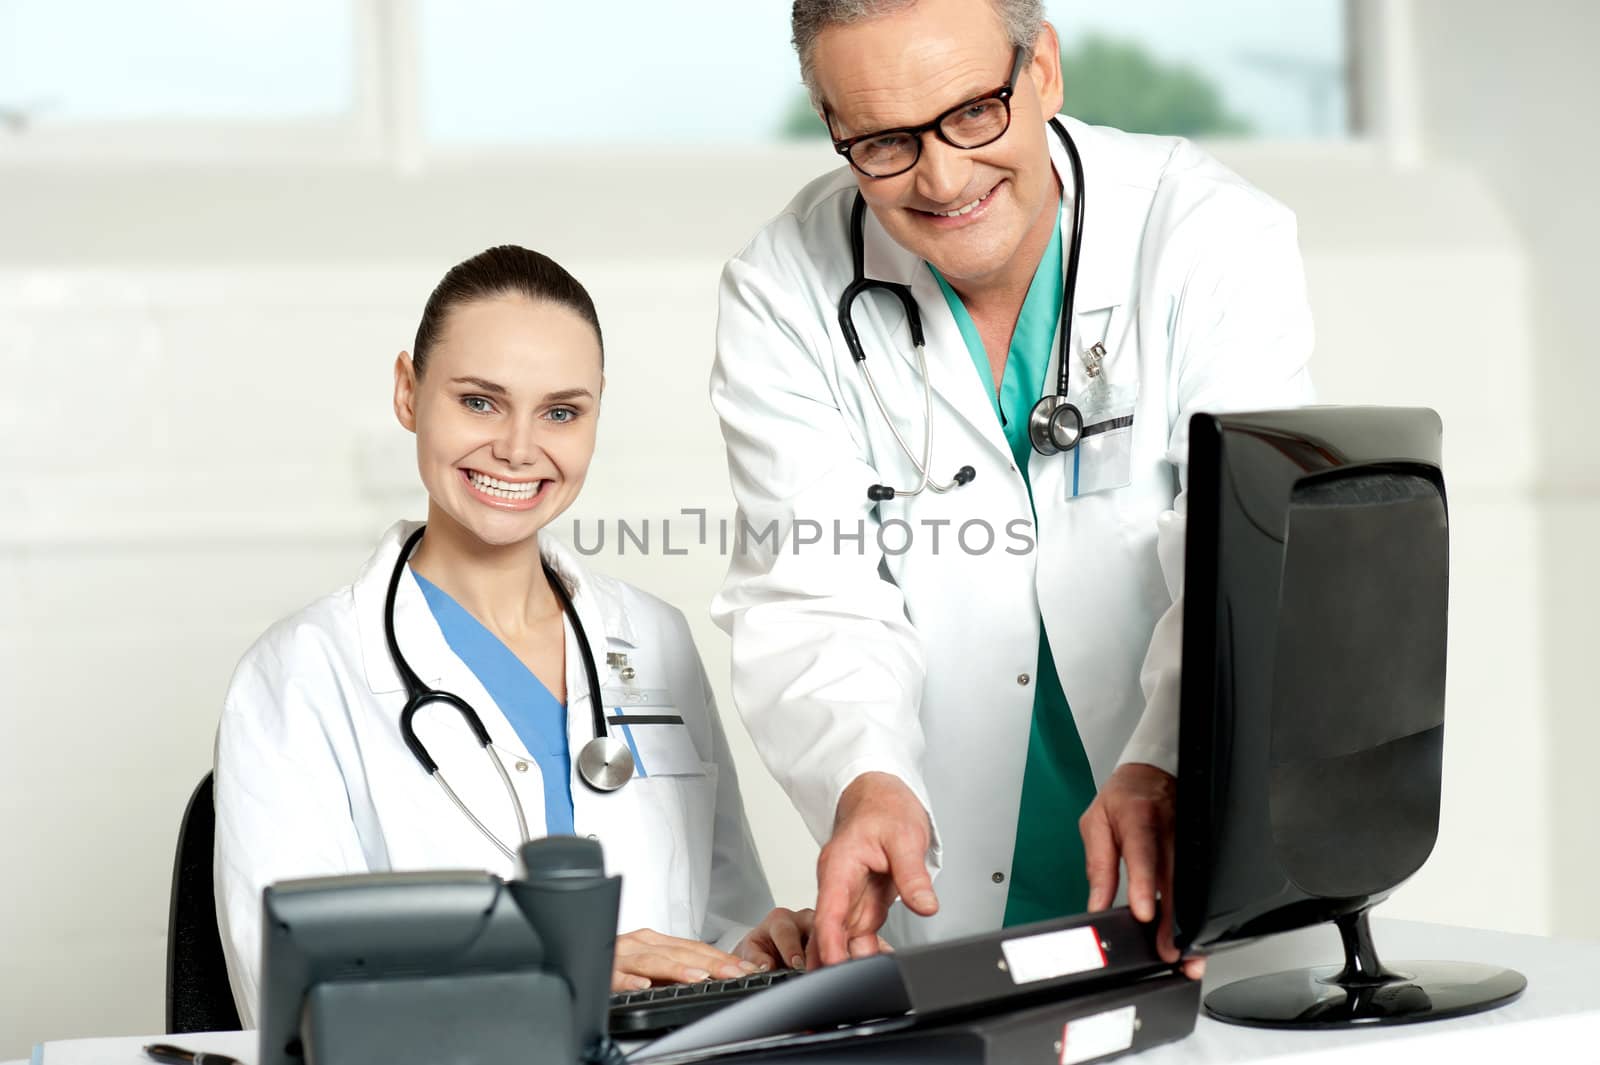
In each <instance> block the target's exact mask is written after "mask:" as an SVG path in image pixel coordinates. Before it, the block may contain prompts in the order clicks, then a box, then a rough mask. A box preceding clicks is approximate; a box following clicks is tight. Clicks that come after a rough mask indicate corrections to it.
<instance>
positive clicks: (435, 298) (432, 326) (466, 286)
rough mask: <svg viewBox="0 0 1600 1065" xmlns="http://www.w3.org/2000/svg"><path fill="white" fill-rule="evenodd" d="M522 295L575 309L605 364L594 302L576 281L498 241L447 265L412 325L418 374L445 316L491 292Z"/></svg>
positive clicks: (540, 258)
mask: <svg viewBox="0 0 1600 1065" xmlns="http://www.w3.org/2000/svg"><path fill="white" fill-rule="evenodd" d="M505 295H523V296H526V297H528V298H529V299H530V300H533V301H535V302H541V301H542V302H546V303H556V304H560V305H561V306H563V307H566V308H568V309H569V310H571V311H573V312H574V313H576V314H577V315H578V316H579V317H580V318H582V319H583V320H584V321H586V322H588V323H589V324H590V325H591V326H593V327H594V339H595V342H596V343H597V344H599V345H600V365H601V367H602V368H603V367H604V366H605V362H606V348H605V342H604V341H603V340H602V339H601V337H600V318H599V316H598V315H596V314H595V312H594V301H593V300H592V299H590V298H589V293H588V291H587V290H586V289H585V288H584V287H583V286H582V285H580V284H579V283H578V279H577V278H575V277H573V276H572V275H571V274H569V273H567V271H566V270H565V269H563V268H562V266H561V264H560V263H557V262H556V261H555V260H554V259H552V258H550V257H549V256H548V255H540V254H539V253H538V252H536V251H529V250H528V249H527V248H520V247H518V246H517V245H515V244H501V245H499V246H498V247H494V248H490V249H488V250H487V251H481V252H479V253H478V254H476V255H474V256H473V257H472V258H470V259H468V260H467V261H466V262H464V263H458V264H456V265H455V266H453V267H451V268H450V272H449V273H447V274H445V275H444V280H442V281H440V282H439V284H438V286H437V287H435V288H434V290H433V294H432V295H430V296H429V297H428V303H427V306H425V307H423V308H422V321H421V322H420V323H419V324H418V325H417V339H416V343H414V344H412V345H411V365H412V367H413V368H414V369H415V371H416V374H417V376H418V377H419V378H420V377H421V376H422V372H423V369H424V367H425V366H426V365H427V360H428V352H429V351H430V350H431V349H432V348H433V345H434V342H435V341H436V340H438V339H439V331H440V330H441V329H443V328H444V320H445V316H446V315H448V314H449V313H450V311H451V310H452V309H454V308H456V307H459V306H460V305H461V304H463V303H471V302H472V301H473V300H481V299H491V298H493V297H495V296H505Z"/></svg>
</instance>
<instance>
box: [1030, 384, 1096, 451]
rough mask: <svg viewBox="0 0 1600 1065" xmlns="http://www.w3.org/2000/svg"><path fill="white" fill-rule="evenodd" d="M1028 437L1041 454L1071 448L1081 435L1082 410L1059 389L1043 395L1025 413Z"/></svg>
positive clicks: (1076, 443) (1076, 444) (1075, 445)
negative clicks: (1054, 392)
mask: <svg viewBox="0 0 1600 1065" xmlns="http://www.w3.org/2000/svg"><path fill="white" fill-rule="evenodd" d="M1028 439H1029V441H1030V442H1032V444H1033V449H1034V450H1035V451H1037V452H1039V454H1041V455H1054V454H1056V453H1057V452H1059V451H1071V450H1072V449H1073V448H1075V447H1077V446H1078V441H1079V440H1081V439H1083V412H1082V411H1080V410H1079V409H1078V408H1077V407H1076V406H1074V405H1073V404H1072V403H1070V402H1068V401H1067V397H1066V396H1063V395H1061V394H1060V393H1056V394H1054V395H1049V396H1045V397H1044V398H1043V399H1041V400H1039V402H1038V403H1035V404H1034V405H1033V413H1031V414H1029V415H1028Z"/></svg>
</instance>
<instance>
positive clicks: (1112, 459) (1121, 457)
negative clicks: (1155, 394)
mask: <svg viewBox="0 0 1600 1065" xmlns="http://www.w3.org/2000/svg"><path fill="white" fill-rule="evenodd" d="M1079 402H1080V404H1081V409H1082V411H1083V435H1082V436H1081V437H1080V438H1079V439H1078V446H1077V447H1075V448H1073V449H1072V453H1071V454H1069V455H1068V456H1067V477H1066V487H1067V498H1068V499H1076V498H1078V497H1079V496H1086V495H1093V494H1094V493H1096V492H1108V491H1110V490H1111V489H1113V488H1122V487H1125V486H1126V485H1128V484H1129V483H1131V482H1132V480H1133V415H1134V410H1135V409H1136V408H1137V407H1138V403H1139V388H1138V385H1137V384H1136V383H1131V382H1130V383H1129V384H1125V385H1121V386H1118V385H1114V384H1112V383H1111V382H1110V381H1108V380H1107V379H1106V378H1105V377H1104V376H1101V377H1097V378H1096V379H1095V380H1094V381H1093V382H1091V383H1090V385H1089V387H1088V390H1087V391H1086V392H1085V393H1084V395H1083V397H1082V398H1081V399H1080V400H1079Z"/></svg>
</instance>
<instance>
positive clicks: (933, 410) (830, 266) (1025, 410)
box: [711, 0, 1312, 972]
mask: <svg viewBox="0 0 1600 1065" xmlns="http://www.w3.org/2000/svg"><path fill="white" fill-rule="evenodd" d="M793 26H794V43H795V46H796V48H797V50H798V51H799V54H800V64H801V70H802V74H803V76H804V78H805V81H806V84H807V86H808V87H809V88H810V90H811V93H812V96H813V100H814V101H815V103H816V106H817V110H818V113H819V114H820V115H821V116H822V118H823V120H824V121H825V122H826V123H827V124H828V128H829V131H830V133H831V135H832V137H833V139H834V143H835V147H836V148H838V150H839V151H840V153H841V154H843V155H844V156H845V160H846V161H847V162H848V164H849V165H848V166H846V167H843V168H841V169H839V170H837V171H835V172H833V173H831V174H828V175H825V176H823V177H821V178H818V179H817V180H815V181H813V182H811V183H810V184H809V185H807V186H806V187H805V188H804V189H802V190H801V191H800V193H799V195H797V196H796V197H795V198H794V200H793V201H792V202H791V203H790V204H789V206H788V207H787V208H785V209H784V210H783V212H782V213H781V214H779V215H778V216H777V218H775V219H774V220H773V221H772V222H770V223H769V224H768V225H767V226H766V228H765V229H763V230H762V231H761V232H760V233H759V234H757V236H756V237H755V239H754V240H753V241H752V242H751V243H750V244H749V245H748V246H747V247H746V248H745V249H744V250H743V251H742V252H741V253H740V254H739V255H738V256H737V257H735V258H734V259H733V260H732V261H731V262H730V263H729V264H728V266H727V269H726V271H725V272H724V275H723V279H722V286H721V292H720V318H719V322H718V329H717V357H716V364H715V369H714V371H713V374H712V381H711V392H712V400H713V403H714V405H715V407H716V410H717V413H718V415H719V417H720V418H721V421H722V429H723V435H724V438H725V441H726V444H727V449H728V464H729V468H730V474H731V478H732V482H733V489H734V493H735V495H736V497H737V500H738V503H739V507H740V518H741V523H740V531H741V535H740V536H738V537H736V543H735V547H736V551H735V554H734V558H733V561H732V564H731V566H730V570H729V574H728V578H727V582H726V584H725V586H724V587H723V589H722V591H721V593H720V594H719V596H718V598H717V601H716V603H715V604H714V608H713V609H714V613H715V615H716V617H717V619H718V622H719V624H721V625H723V627H724V628H726V629H727V630H728V631H729V632H730V634H731V635H732V639H733V646H732V654H733V688H734V697H735V701H736V702H737V704H738V706H739V709H740V711H741V713H742V714H743V716H744V719H745V721H746V723H747V724H748V726H749V728H750V731H751V734H752V735H753V737H754V739H755V743H756V746H757V748H758V749H759V750H760V752H761V755H762V757H763V759H764V760H765V761H766V764H767V765H768V767H769V768H770V769H771V770H772V772H773V773H774V775H775V776H776V777H777V779H778V781H779V782H780V783H781V784H782V785H783V787H784V788H785V789H786V791H787V792H788V794H789V796H790V798H791V799H792V801H793V802H794V803H795V805H796V807H798V809H799V811H800V813H801V815H802V816H803V817H804V819H805V821H806V823H807V825H808V827H809V828H810V829H811V831H812V832H813V834H815V836H816V837H817V839H818V841H819V842H822V843H823V844H824V846H823V848H822V854H821V858H820V860H819V862H818V868H817V875H818V885H819V893H818V901H817V915H816V921H817V924H816V933H815V938H814V940H813V947H814V953H815V955H816V956H817V957H819V958H820V960H821V961H822V962H823V963H825V964H831V963H834V962H837V961H840V960H843V959H844V958H846V957H849V956H854V955H861V954H868V953H873V952H875V951H876V950H877V949H878V944H877V939H876V936H875V933H876V932H877V931H878V929H879V928H880V927H883V928H884V933H885V935H886V936H887V937H888V938H889V940H890V941H891V942H895V943H900V944H910V943H917V942H925V941H929V940H935V939H945V938H950V937H953V936H959V935H965V934H969V933H973V932H979V931H987V930H993V929H996V928H999V927H1001V926H1003V925H1011V924H1020V923H1024V922H1028V921H1034V920H1042V919H1045V918H1048V917H1053V916H1059V915H1062V914H1069V913H1077V912H1082V911H1084V910H1085V909H1090V910H1093V909H1101V908H1104V907H1107V906H1109V905H1110V904H1111V903H1112V901H1113V899H1114V898H1115V896H1116V894H1117V890H1118V887H1119V882H1120V870H1119V865H1120V866H1122V867H1125V870H1126V887H1127V892H1128V896H1127V897H1128V901H1129V904H1130V905H1131V906H1132V908H1133V912H1134V914H1135V915H1136V916H1137V917H1138V918H1139V919H1140V920H1144V921H1150V920H1154V919H1155V918H1156V917H1157V915H1158V912H1160V909H1161V908H1160V907H1159V902H1158V898H1159V896H1161V895H1164V894H1166V893H1169V892H1170V883H1171V874H1172V859H1171V855H1172V824H1173V799H1174V793H1175V782H1174V776H1173V774H1174V773H1175V772H1176V770H1177V724H1178V723H1177V709H1178V667H1179V651H1180V644H1181V639H1180V626H1181V621H1182V603H1181V593H1182V588H1183V544H1184V511H1185V505H1184V503H1185V501H1184V488H1185V481H1186V471H1185V463H1186V461H1187V454H1188V436H1187V426H1188V421H1189V417H1190V415H1191V414H1193V413H1194V412H1196V411H1217V410H1223V409H1250V408H1267V407H1283V406H1295V405H1300V404H1303V403H1306V402H1308V401H1309V400H1310V399H1311V384H1310V378H1309V376H1308V373H1307V370H1306V362H1307V359H1308V357H1309V356H1310V353H1311V347H1312V327H1311V317H1310V312H1309V309H1308V307H1307V301H1306V294H1305V284H1304V275H1303V270H1302V267H1301V261H1300V255H1299V252H1298V250H1297V247H1296V241H1295V224H1294V218H1293V216H1292V215H1291V214H1290V213H1289V211H1287V210H1286V209H1284V208H1283V207H1282V206H1280V205H1278V204H1277V203H1275V202H1274V201H1272V200H1271V199H1269V198H1268V197H1267V196H1265V195H1263V194H1262V193H1261V192H1259V191H1257V190H1256V189H1254V188H1252V187H1251V186H1249V185H1248V184H1246V183H1245V182H1244V181H1243V180H1241V179H1240V178H1239V177H1237V176H1236V175H1234V174H1232V173H1230V172H1229V171H1228V170H1226V169H1225V168H1223V167H1222V166H1221V165H1220V164H1218V163H1217V162H1216V161H1215V160H1213V159H1211V158H1210V157H1208V156H1207V155H1205V154H1204V153H1203V152H1201V151H1199V150H1198V149H1196V148H1195V147H1194V146H1193V145H1191V144H1188V143H1187V142H1185V141H1182V140H1178V139H1173V138H1165V137H1149V136H1135V135H1130V134H1126V133H1122V132H1119V131H1116V130H1112V129H1107V128H1097V127H1090V126H1086V125H1084V124H1082V123H1079V122H1076V121H1074V120H1072V119H1070V118H1064V117H1063V118H1060V119H1059V120H1058V121H1059V122H1060V123H1061V125H1062V132H1058V131H1057V130H1055V129H1054V127H1053V126H1052V125H1051V124H1050V120H1051V116H1053V115H1055V114H1056V112H1057V111H1058V110H1059V109H1060V108H1061V105H1062V102H1063V86H1062V80H1061V68H1060V61H1059V55H1060V51H1059V42H1058V41H1057V38H1056V34H1055V30H1054V29H1053V28H1052V27H1051V26H1050V25H1049V24H1048V23H1045V22H1044V21H1043V16H1042V11H1041V5H1040V2H1039V0H796V3H795V4H794V12H793ZM1063 132H1064V133H1065V134H1069V135H1070V138H1071V140H1072V142H1074V143H1075V145H1076V148H1077V151H1078V154H1079V156H1080V157H1081V167H1082V181H1081V183H1080V182H1079V181H1078V180H1077V179H1076V178H1075V177H1074V167H1073V165H1072V162H1071V158H1070V155H1069V152H1068V147H1067V143H1066V137H1065V136H1063ZM858 197H859V199H860V201H861V203H862V205H863V210H862V211H861V212H860V217H859V218H858V219H857V220H856V226H855V227H853V225H852V213H853V208H854V207H855V205H856V203H857V199H858ZM1080 203H1081V204H1082V206H1083V217H1082V225H1081V231H1080V230H1079V228H1078V227H1077V226H1076V225H1075V214H1076V210H1075V209H1076V207H1077V206H1078V205H1079V204H1080ZM853 240H854V241H855V242H856V243H857V245H858V246H859V248H860V259H859V267H858V266H857V261H856V259H855V257H854V256H853V254H852V244H853ZM1080 242H1081V249H1080V251H1079V254H1078V262H1077V263H1076V271H1075V274H1076V278H1075V280H1076V284H1075V286H1072V285H1071V281H1072V279H1073V274H1074V269H1073V265H1074V264H1073V263H1072V261H1071V260H1072V258H1073V256H1072V248H1073V245H1074V243H1080ZM858 278H863V279H866V280H868V281H879V282H890V283H898V284H902V285H905V286H909V290H908V293H906V294H907V295H909V297H910V299H911V300H912V301H913V302H914V307H915V311H916V313H917V314H918V315H919V316H920V320H921V331H922V332H923V333H924V334H925V338H926V348H925V351H924V352H919V351H918V350H917V349H916V348H915V347H914V346H913V335H914V332H915V330H914V329H913V327H912V322H911V321H910V317H911V310H910V308H908V306H907V305H906V303H905V302H904V300H903V299H902V298H900V297H898V296H896V294H895V293H893V292H891V291H886V290H885V289H884V288H882V287H880V288H876V289H873V290H869V291H867V292H866V293H865V294H863V295H861V296H860V298H859V299H857V300H856V301H855V302H854V303H853V305H852V307H851V308H850V313H849V315H848V320H849V322H850V324H851V325H852V326H853V328H854V329H855V330H856V331H857V333H858V334H859V342H860V349H861V355H862V357H863V358H864V361H863V362H861V363H859V364H858V362H857V360H856V359H855V358H853V357H852V353H851V350H850V344H849V342H848V341H847V339H846V333H845V331H844V329H843V328H842V326H841V312H840V301H841V296H843V295H844V293H845V290H846V289H847V287H849V286H851V284H852V282H853V281H856V280H857V279H858ZM1069 287H1072V288H1074V291H1073V292H1072V294H1071V300H1070V304H1068V305H1069V306H1070V308H1071V313H1070V321H1069V322H1068V323H1067V324H1068V326H1069V327H1070V328H1069V334H1068V337H1067V339H1066V345H1065V357H1066V360H1067V363H1068V367H1067V370H1068V374H1067V377H1068V387H1067V390H1066V402H1067V403H1070V404H1071V405H1072V406H1073V407H1074V408H1075V410H1076V413H1077V414H1078V415H1081V417H1074V416H1073V415H1072V414H1066V415H1063V416H1062V417H1061V418H1060V419H1059V425H1058V427H1057V432H1056V433H1055V434H1054V435H1053V436H1052V435H1050V434H1048V433H1046V435H1045V438H1044V439H1043V441H1042V443H1043V445H1044V446H1043V447H1036V446H1035V445H1034V442H1033V441H1032V440H1031V438H1030V432H1029V423H1030V415H1031V414H1032V413H1033V411H1034V408H1035V405H1036V404H1038V403H1039V401H1040V399H1041V397H1046V396H1050V395H1052V394H1054V393H1056V392H1057V391H1058V386H1057V375H1058V367H1059V358H1060V356H1059V354H1058V338H1057V330H1058V323H1059V322H1060V321H1061V319H1062V317H1063V305H1064V304H1066V303H1067V300H1066V299H1065V298H1064V297H1065V296H1066V293H1065V292H1064V290H1065V289H1067V288H1069ZM869 375H870V376H869ZM925 387H926V388H929V389H931V396H930V397H929V398H927V399H925V395H926V393H925V391H924V389H925ZM874 392H876V396H875V395H874ZM1061 405H1062V403H1061V401H1060V400H1053V401H1051V402H1049V403H1047V404H1046V407H1045V413H1046V414H1048V413H1049V412H1050V411H1051V410H1053V409H1054V408H1056V407H1058V406H1061ZM1045 428H1046V429H1048V428H1049V426H1048V424H1047V425H1046V426H1045ZM929 440H931V461H928V462H927V470H926V476H924V472H923V470H922V469H921V468H919V467H920V466H921V464H922V463H923V462H924V458H925V454H927V453H926V452H925V450H924V448H925V446H928V441H929ZM963 467H968V468H969V469H963ZM957 471H961V473H960V475H959V476H957ZM968 474H971V475H972V476H968ZM919 486H923V487H922V490H921V491H916V489H918V488H919ZM941 488H942V489H943V490H942V491H941V490H940V489H941ZM869 489H870V491H869ZM886 489H894V491H893V492H892V493H890V492H889V491H887V490H886ZM869 496H870V497H869ZM934 871H938V872H939V873H940V875H939V880H938V890H937V894H935V890H934V883H933V879H932V873H933V872H934ZM896 896H898V898H899V900H900V901H901V902H902V903H903V905H894V903H895V899H896ZM908 911H909V912H908ZM1165 912H1166V920H1164V921H1163V928H1162V935H1161V947H1162V951H1163V954H1164V955H1165V956H1166V957H1167V958H1168V959H1169V960H1176V958H1177V952H1176V951H1175V950H1174V949H1173V947H1172V937H1171V930H1170V907H1167V908H1166V910H1165ZM886 922H887V923H886ZM1190 965H1191V972H1194V971H1196V970H1197V963H1190Z"/></svg>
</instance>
